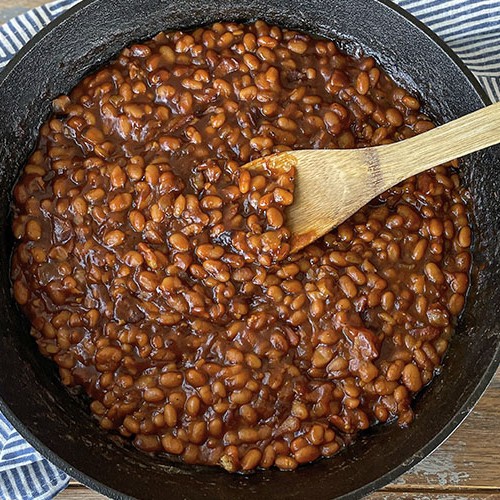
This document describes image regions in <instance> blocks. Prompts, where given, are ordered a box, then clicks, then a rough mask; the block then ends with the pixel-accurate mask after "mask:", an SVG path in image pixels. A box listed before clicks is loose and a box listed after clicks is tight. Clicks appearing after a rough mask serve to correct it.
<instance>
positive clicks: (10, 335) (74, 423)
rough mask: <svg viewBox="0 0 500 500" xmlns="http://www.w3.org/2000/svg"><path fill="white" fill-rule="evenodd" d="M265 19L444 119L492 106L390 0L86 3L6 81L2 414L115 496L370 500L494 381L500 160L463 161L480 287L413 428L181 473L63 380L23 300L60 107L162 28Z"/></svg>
mask: <svg viewBox="0 0 500 500" xmlns="http://www.w3.org/2000/svg"><path fill="white" fill-rule="evenodd" d="M255 18H262V19H265V20H267V21H269V22H271V23H276V24H279V25H281V26H288V27H294V28H299V29H302V30H305V31H309V32H311V33H315V34H318V35H324V36H327V37H328V36H330V37H332V36H333V37H337V38H338V37H340V38H341V39H343V40H344V41H345V45H346V46H347V47H351V48H352V47H353V46H356V45H357V46H358V47H359V46H362V47H363V48H364V49H365V50H366V52H368V53H370V54H373V55H375V56H376V57H377V59H378V60H379V62H381V63H382V65H383V66H384V67H385V69H386V70H388V71H389V72H390V73H391V74H392V75H393V76H394V77H395V78H396V79H398V80H399V81H402V82H404V84H405V85H406V87H408V88H411V89H412V90H414V91H417V92H418V93H419V94H420V95H421V96H422V98H423V100H424V101H425V103H426V105H427V107H428V109H429V110H431V113H432V114H433V115H434V117H435V118H437V119H438V120H441V121H446V120H450V119H452V118H456V117H458V116H461V115H463V114H465V113H468V112H471V111H473V110H475V109H477V108H480V107H482V106H484V105H485V104H488V102H489V101H488V99H487V97H486V96H485V94H484V93H483V91H482V90H481V89H480V88H479V86H478V84H477V83H476V81H475V80H474V79H473V77H472V75H471V74H470V73H469V71H467V69H466V68H465V67H464V65H463V64H462V63H461V62H460V61H459V60H458V59H457V57H456V56H455V55H454V54H453V53H452V52H451V51H450V50H449V49H448V48H447V47H446V46H445V45H444V44H443V43H442V42H440V41H439V39H438V38H437V37H436V36H435V35H433V34H432V33H431V32H430V31H429V30H427V29H426V28H425V27H424V26H423V25H422V24H420V23H418V22H417V21H415V20H414V19H413V18H411V17H410V16H408V15H407V14H404V13H403V12H402V11H401V10H400V9H398V8H396V7H394V6H392V4H391V5H389V2H386V0H330V1H327V0H289V1H288V2H283V0H180V1H177V2H176V1H174V0H149V1H141V0H86V1H83V2H82V3H81V4H80V5H78V7H76V8H74V9H72V10H71V11H70V12H69V13H67V14H66V15H64V16H63V17H62V18H60V19H59V20H58V21H57V22H56V23H55V24H53V25H52V26H51V27H50V28H48V29H46V30H44V31H43V32H42V33H41V34H39V35H38V36H37V37H35V39H34V41H33V42H31V43H29V44H28V46H27V47H26V48H25V49H24V50H23V51H22V52H21V54H20V55H18V56H17V57H16V58H15V60H14V61H13V62H12V63H11V64H10V65H9V67H8V68H7V69H6V70H5V72H4V73H3V74H2V76H1V77H0V224H1V231H0V248H2V251H1V252H0V318H2V321H1V325H0V341H1V344H0V409H1V410H2V411H3V412H4V413H5V414H6V415H7V417H8V418H9V419H10V420H11V421H12V423H13V424H14V425H15V426H16V428H17V429H18V430H19V431H20V432H21V434H22V435H23V436H25V437H26V438H27V439H28V441H30V442H31V443H32V444H33V445H34V446H35V448H37V449H38V450H39V451H41V452H42V453H43V454H44V455H45V456H46V457H47V458H49V459H50V460H51V461H52V462H53V463H55V464H56V465H58V466H59V467H60V468H62V469H63V470H65V471H66V472H68V473H69V474H70V475H72V476H73V477H75V478H76V479H78V480H79V481H81V482H83V483H85V484H87V485H88V486H90V487H92V488H94V489H95V490H97V491H99V492H101V493H103V494H105V495H108V496H110V497H114V498H127V496H132V497H136V498H140V499H148V500H149V499H158V498H169V499H172V500H175V499H180V498H188V499H202V498H205V499H215V498H217V499H227V500H229V499H231V500H233V499H239V498H247V497H250V496H255V497H256V498H265V499H273V498H283V497H286V498H298V499H302V498H309V497H313V498H318V499H320V498H321V499H322V498H334V497H342V498H359V497H360V496H362V495H363V494H366V493H368V492H369V491H371V490H374V489H376V488H380V487H382V486H383V485H385V484H387V483H388V482H390V481H391V480H393V479H394V478H395V477H397V476H398V475H399V474H401V473H403V472H404V471H406V470H408V469H409V468H410V467H411V466H413V465H414V464H415V463H417V462H418V461H419V460H421V459H422V458H423V457H425V456H426V455H428V454H429V453H430V452H432V451H433V450H434V449H435V448H436V447H437V446H439V444H441V443H442V442H443V441H444V440H445V439H446V438H447V437H448V436H449V435H450V434H451V433H452V432H453V430H454V429H455V428H456V427H457V426H458V424H459V423H460V422H461V421H462V420H463V419H464V418H465V416H466V415H467V414H468V413H469V411H470V410H471V408H472V407H473V405H474V404H475V403H476V401H477V400H478V398H479V397H480V395H481V394H482V392H483V391H484V389H485V388H486V386H487V384H488V382H489V381H490V379H491V378H492V376H493V374H494V372H495V369H496V367H497V366H498V361H499V358H500V334H499V332H500V314H499V311H498V304H500V275H499V267H500V250H499V249H500V236H499V235H500V231H499V229H500V228H499V222H498V221H499V220H500V204H499V203H498V192H500V177H499V175H498V172H499V171H500V170H499V169H500V150H499V149H498V148H497V149H490V150H488V151H484V152H483V153H481V154H477V155H475V156H471V157H469V158H467V160H465V161H464V162H463V163H462V168H461V172H462V175H463V179H464V182H465V184H466V185H467V186H468V187H469V189H470V191H471V193H472V198H473V200H474V207H473V219H474V220H473V223H474V224H475V249H474V271H473V277H472V287H471V290H470V294H469V299H468V302H467V306H466V310H465V313H464V314H463V316H462V318H461V320H460V322H459V325H458V327H457V331H456V334H455V336H454V338H453V341H452V345H451V347H450V350H449V352H448V355H447V357H446V361H445V366H444V368H443V372H442V374H441V375H440V376H439V377H438V378H437V379H436V380H435V381H434V382H433V383H432V384H431V385H430V386H429V387H428V388H427V389H425V390H424V391H423V392H422V394H421V395H420V396H419V397H418V400H417V401H416V415H417V417H416V420H415V422H414V423H413V424H412V425H411V426H410V427H409V428H408V429H400V428H398V427H397V426H396V425H385V426H378V427H375V428H373V429H370V430H369V431H368V432H366V433H365V434H364V435H362V436H360V437H359V439H358V440H357V442H356V443H355V444H354V445H353V446H351V447H350V448H348V449H347V450H345V451H344V452H342V453H341V454H339V455H337V456H335V457H333V458H332V459H329V460H322V461H319V462H318V463H315V464H313V465H309V466H304V467H301V468H299V469H298V470H297V471H295V472H293V473H287V472H277V471H267V472H257V473H255V474H253V475H246V476H243V475H229V474H227V473H225V472H223V471H222V470H219V469H216V468H206V467H205V468H203V467H193V466H184V465H178V464H177V465H176V464H171V463H169V462H167V461H166V460H159V459H158V458H153V457H150V456H149V455H147V454H143V453H140V452H138V451H136V450H134V449H132V448H130V447H126V446H123V445H121V444H119V443H117V442H116V439H114V438H113V437H111V436H110V435H109V434H107V433H106V432H104V431H102V430H100V429H99V428H98V427H97V425H96V424H95V422H94V421H93V420H92V419H91V418H90V416H89V411H88V407H87V405H86V403H85V402H84V401H83V400H82V398H75V397H73V396H72V395H71V394H70V393H69V391H68V390H67V389H65V388H64V387H63V386H62V384H61V383H60V382H59V379H58V376H57V373H56V370H55V368H54V365H53V364H52V363H51V362H49V361H47V360H46V359H44V358H43V357H42V356H41V355H40V354H39V353H38V350H37V348H36V346H35V343H34V341H33V340H32V339H31V338H30V336H29V334H28V332H29V328H28V324H27V322H26V320H25V319H24V318H23V317H22V315H21V314H20V313H19V311H18V309H17V308H16V306H15V305H14V303H13V300H12V298H11V292H10V282H9V257H10V252H11V247H12V238H11V236H10V226H9V224H10V223H9V216H8V212H9V203H10V193H11V189H12V186H13V183H14V182H15V179H16V177H17V175H18V172H19V169H20V168H21V166H22V165H23V162H24V161H25V159H26V157H27V155H28V154H29V152H30V150H31V149H32V148H33V146H34V141H35V138H36V135H37V131H38V128H39V126H40V123H41V122H42V120H43V119H45V117H46V116H47V113H48V111H49V103H50V101H51V99H53V98H54V97H56V96H57V95H58V94H60V93H62V92H66V91H68V90H69V89H71V88H72V87H73V86H74V85H75V84H76V83H77V82H78V81H79V80H80V79H81V78H82V76H83V75H85V74H86V73H88V72H89V71H90V70H92V69H94V68H95V67H96V66H98V65H99V64H101V63H102V62H104V61H106V60H108V59H109V58H110V57H112V56H113V55H114V54H116V53H117V52H118V51H119V50H120V49H121V48H122V47H124V46H125V45H127V44H129V43H130V42H131V41H134V40H138V39H141V38H146V37H149V36H151V35H154V34H155V33H157V32H158V31H161V30H170V29H179V28H186V27H194V26H198V25H203V24H207V23H210V22H213V21H216V20H243V21H244V20H252V19H255ZM352 42H355V43H354V45H352Z"/></svg>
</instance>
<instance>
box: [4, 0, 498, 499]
mask: <svg viewBox="0 0 500 500" xmlns="http://www.w3.org/2000/svg"><path fill="white" fill-rule="evenodd" d="M94 1H95V0H82V1H81V2H80V3H78V4H77V5H75V6H73V7H71V8H70V9H68V10H67V11H66V12H64V13H63V14H61V15H60V16H59V17H58V18H57V19H55V20H54V21H52V22H51V23H50V24H49V25H47V26H46V27H45V28H43V29H42V30H41V31H40V32H39V33H37V34H36V35H35V36H34V37H33V38H32V39H31V40H30V41H29V42H28V43H27V44H26V45H24V46H23V47H22V48H21V50H20V51H19V52H17V53H16V55H15V56H14V57H13V58H12V59H11V60H10V62H9V63H8V64H7V66H6V67H5V68H4V69H3V70H2V71H1V72H0V85H1V84H2V83H3V82H4V80H5V79H6V78H7V76H8V74H9V73H10V72H11V71H12V70H13V69H14V68H15V67H16V66H17V65H18V64H19V63H21V62H22V60H23V58H24V56H25V55H26V54H27V53H29V52H30V50H32V48H33V47H34V46H35V45H36V44H37V43H38V42H39V41H41V40H42V39H43V38H44V37H45V36H46V35H47V34H48V33H49V32H51V31H52V30H53V29H54V28H55V27H56V26H58V25H60V24H62V23H64V22H65V21H66V19H67V18H69V17H71V16H72V15H73V14H74V13H75V12H77V11H79V10H80V9H83V8H84V7H86V6H87V5H89V4H91V3H93V2H94ZM375 1H376V2H378V3H381V4H383V5H385V6H386V7H388V8H389V9H392V10H393V11H395V12H396V13H397V14H399V15H400V16H402V17H403V18H405V20H406V21H408V22H410V23H412V24H413V25H414V26H416V27H417V28H418V29H419V30H420V31H422V32H423V33H424V34H425V35H426V36H427V37H428V38H429V39H430V40H431V41H432V42H433V43H434V44H436V45H437V46H438V47H439V48H440V49H441V50H443V51H444V52H445V53H446V55H447V56H448V57H449V58H450V59H451V60H452V61H453V62H454V63H455V64H456V66H457V67H458V68H459V69H460V71H461V72H462V73H463V74H464V75H465V76H466V78H467V79H468V80H469V82H470V83H471V85H472V86H473V88H474V90H475V92H476V93H477V94H478V96H479V98H480V99H481V101H482V102H483V104H484V105H485V106H487V105H489V104H491V100H490V98H489V97H488V95H487V94H486V92H485V90H484V89H483V87H482V86H481V85H480V83H479V82H478V80H477V79H476V77H475V76H474V75H473V73H472V72H471V70H470V69H469V68H468V67H467V66H466V65H465V63H464V62H463V61H462V60H461V59H460V58H459V57H458V56H457V54H455V52H454V51H453V50H452V49H451V48H450V47H449V46H448V45H447V44H446V43H445V42H444V41H443V40H442V39H441V38H440V37H439V36H438V35H437V34H436V33H434V31H432V30H431V29H430V28H428V27H427V26H426V25H425V24H424V23H422V22H421V21H419V20H418V19H417V18H415V17H414V16H413V15H412V14H410V13H409V12H407V11H406V10H404V9H403V8H401V7H400V6H399V5H396V4H394V3H393V2H391V1H390V0H375ZM499 364H500V344H499V345H498V347H497V351H496V353H495V356H494V357H493V359H492V360H491V362H490V364H489V366H488V367H487V369H486V370H485V371H484V373H483V376H482V377H481V380H480V382H479V383H478V384H477V385H476V387H475V388H474V390H473V391H472V393H471V394H470V395H469V397H468V398H467V400H466V402H465V403H464V405H463V406H462V408H460V410H459V411H458V412H457V413H456V414H455V416H454V417H453V418H452V419H451V420H450V421H449V422H448V423H447V424H446V425H445V426H444V427H443V428H442V429H441V431H440V432H439V433H438V434H437V435H436V436H434V438H433V439H431V440H430V441H429V442H428V443H427V444H426V445H425V446H423V447H422V448H421V449H420V450H419V451H418V452H416V453H415V454H414V455H413V456H412V457H411V458H410V459H408V460H406V461H405V462H403V463H402V464H400V465H399V466H397V467H395V468H394V469H392V470H391V471H389V472H387V473H386V474H384V475H382V476H380V477H379V478H378V479H376V480H374V481H372V482H371V483H368V484H366V485H364V486H362V487H361V488H358V489H357V490H354V491H352V492H350V493H347V494H346V495H343V496H342V497H340V498H342V499H346V500H347V499H356V498H361V497H363V496H365V495H367V494H368V493H370V492H372V491H375V490H378V489H380V488H382V487H384V486H386V485H387V484H389V483H390V482H392V481H393V480H394V479H396V478H397V477H399V476H400V475H402V474H403V473H405V472H406V471H408V470H409V469H411V468H412V467H413V466H414V465H416V464H417V463H418V462H420V461H421V460H423V459H424V458H425V457H426V456H428V455H430V454H431V453H432V452H433V451H435V450H436V449H437V448H438V447H439V446H441V444H443V442H444V441H446V440H447V439H448V438H449V437H450V436H451V434H453V432H455V430H456V429H457V428H458V427H459V425H460V424H461V423H462V422H463V420H464V419H465V418H466V417H467V415H468V414H469V413H470V412H471V411H472V409H473V408H474V406H475V405H476V403H477V402H478V401H479V399H480V397H481V396H482V394H483V393H484V391H485V390H486V388H487V387H488V385H489V383H490V382H491V380H492V379H493V377H494V375H495V373H496V370H497V368H498V365H499ZM0 411H1V412H2V413H3V414H4V415H5V416H6V417H7V419H8V420H9V421H10V422H11V423H12V425H13V426H14V427H15V428H16V430H17V431H18V432H19V433H20V434H21V435H22V437H23V438H25V439H26V441H28V443H29V444H31V445H32V446H33V447H34V448H35V449H36V450H37V451H39V452H40V453H41V454H42V455H43V456H44V457H46V458H47V459H48V460H49V461H50V462H51V463H52V464H54V465H56V466H57V467H58V468H60V469H61V470H63V471H64V472H66V473H67V474H68V475H69V476H70V477H72V478H74V479H76V480H78V481H79V482H81V483H82V484H84V485H86V486H88V487H89V488H92V489H93V490H94V491H97V492H98V493H101V494H102V495H106V496H108V497H110V498H115V499H120V500H121V499H123V500H127V499H132V498H133V497H130V496H128V495H124V494H123V493H120V492H119V491H117V490H115V489H113V488H110V487H109V486H106V485H105V484H103V483H101V482H100V481H97V480H95V479H93V478H91V477H90V476H88V475H87V474H85V473H84V472H81V471H79V470H77V469H75V468H73V467H72V466H71V465H70V464H69V463H68V462H66V461H65V460H63V459H62V458H60V457H59V456H58V455H56V454H55V453H54V452H53V451H52V450H50V449H49V448H48V447H47V446H46V445H45V444H44V443H42V442H41V441H40V440H39V439H38V438H36V437H35V436H34V435H33V434H32V433H31V432H30V430H29V429H28V428H27V427H26V426H25V425H24V424H23V423H22V422H21V421H20V420H19V419H18V418H17V417H16V416H15V415H14V414H13V413H12V412H11V410H10V408H9V406H8V405H7V403H6V402H5V401H4V400H3V399H2V398H1V397H0Z"/></svg>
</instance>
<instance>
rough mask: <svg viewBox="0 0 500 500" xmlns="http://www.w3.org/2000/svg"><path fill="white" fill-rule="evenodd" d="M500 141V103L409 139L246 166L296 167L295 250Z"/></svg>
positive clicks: (290, 221)
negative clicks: (400, 188) (404, 184)
mask: <svg viewBox="0 0 500 500" xmlns="http://www.w3.org/2000/svg"><path fill="white" fill-rule="evenodd" d="M498 143H500V103H496V104H493V105H491V106H487V107H485V108H483V109H480V110H479V111H475V112H474V113H470V114H468V115H465V116H462V117H461V118H458V119H456V120H453V121H451V122H449V123H446V124H445V125H441V126H440V127H437V128H434V129H432V130H429V131H428V132H425V133H423V134H420V135H418V136H416V137H412V138H410V139H406V140H404V141H400V142H395V143H392V144H386V145H383V146H375V147H369V148H359V149H323V150H321V149H316V150H313V149H304V150H298V151H287V152H284V153H277V154H274V155H271V156H266V157H263V158H258V159H257V160H254V161H252V162H250V163H248V164H247V165H246V168H249V169H252V170H255V171H259V170H262V169H263V168H264V167H265V166H266V165H267V166H268V168H269V167H270V168H272V169H285V170H288V169H289V168H290V167H291V166H294V167H296V169H297V179H296V184H295V195H294V202H293V204H292V205H291V206H290V207H289V208H288V212H287V226H288V227H289V228H290V230H291V231H292V252H293V251H297V250H300V249H301V248H303V247H305V246H306V245H308V244H309V243H312V242H313V241H314V240H316V239H317V238H319V237H320V236H323V235H324V234H326V233H327V232H328V231H330V230H331V229H332V228H334V227H336V226H338V225H339V224H341V223H342V222H344V221H345V220H346V219H347V218H349V217H350V216H351V215H352V214H354V213H355V212H356V211H357V210H359V209H360V208H361V207H363V206H364V205H366V204H367V203H368V202H369V201H370V200H372V199H373V198H375V197H376V196H378V195H379V194H381V193H383V192H384V191H386V190H387V189H389V188H390V187H392V186H395V185H396V184H398V183H399V182H401V181H402V180H404V179H407V178H408V177H411V176H413V175H416V174H419V173H420V172H423V171H424V170H427V169H429V168H432V167H435V166H437V165H440V164H442V163H446V162H448V161H451V160H453V159H455V158H458V157H460V156H464V155H466V154H469V153H473V152H474V151H478V150H480V149H483V148H486V147H488V146H492V145H494V144H498Z"/></svg>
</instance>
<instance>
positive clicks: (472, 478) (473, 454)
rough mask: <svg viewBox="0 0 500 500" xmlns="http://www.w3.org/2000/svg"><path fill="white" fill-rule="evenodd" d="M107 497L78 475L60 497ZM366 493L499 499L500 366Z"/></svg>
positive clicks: (13, 8)
mask: <svg viewBox="0 0 500 500" xmlns="http://www.w3.org/2000/svg"><path fill="white" fill-rule="evenodd" d="M42 3H44V1H43V0H0V23H2V22H4V21H6V20H7V19H9V18H11V17H13V16H15V15H17V14H20V13H22V12H24V11H25V10H26V9H28V8H31V7H36V6H37V5H41V4H42ZM104 498H105V497H103V496H102V495H99V494H97V493H95V492H93V491H90V490H89V489H87V488H85V487H84V486H82V485H80V484H78V483H77V482H75V481H72V482H71V483H70V485H69V487H68V488H67V489H66V490H65V491H63V492H62V493H60V494H59V495H58V497H57V499H58V500H70V499H71V500H98V499H101V500H102V499H104ZM368 499H369V500H382V499H383V500H400V499H401V500H406V499H412V500H472V499H491V500H493V499H500V370H499V371H497V374H496V376H495V379H494V380H493V382H492V383H491V385H490V387H489V388H488V389H487V391H486V392H485V394H484V396H483V397H482V398H481V400H480V401H479V403H478V404H477V406H476V408H475V409H474V410H473V412H472V413H471V414H470V415H469V416H468V417H467V419H466V420H465V422H464V423H463V424H462V425H461V426H460V428H459V429H458V430H457V431H456V432H455V433H454V434H453V435H452V436H451V437H450V439H448V441H447V442H446V443H444V444H443V445H442V446H441V447H440V448H439V449H438V450H436V451H435V452H434V453H433V454H432V455H431V456H429V457H427V458H426V459H425V460H423V461H422V462H421V463H420V464H419V465H417V466H415V467H414V468H413V469H412V470H410V471H409V472H407V473H406V474H404V475H403V476H401V477H400V478H399V479H397V480H396V481H394V482H393V483H391V484H390V485H389V486H386V487H385V488H383V489H382V490H380V491H378V492H376V493H373V494H372V495H370V496H369V497H368Z"/></svg>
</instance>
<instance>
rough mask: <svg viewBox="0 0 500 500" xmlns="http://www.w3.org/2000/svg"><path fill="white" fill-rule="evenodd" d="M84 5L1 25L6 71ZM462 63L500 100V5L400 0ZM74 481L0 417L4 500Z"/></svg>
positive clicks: (21, 499) (1, 60)
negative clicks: (37, 38)
mask: <svg viewBox="0 0 500 500" xmlns="http://www.w3.org/2000/svg"><path fill="white" fill-rule="evenodd" d="M79 1H80V0H60V1H56V2H52V3H49V4H46V5H43V6H41V7H38V8H37V9H33V10H30V11H29V12H26V13H25V14H23V15H20V16H18V17H16V18H14V19H11V20H10V21H9V22H7V23H6V24H4V25H3V26H0V69H1V68H2V67H3V66H5V65H6V64H7V63H8V62H9V60H10V59H11V58H12V57H13V56H14V54H15V53H16V52H17V51H18V50H19V49H20V48H21V47H22V46H23V45H24V44H25V43H27V42H28V41H29V39H30V38H31V37H33V36H34V35H35V34H36V33H37V32H38V31H40V30H41V29H42V28H43V27H44V26H46V25H47V24H49V23H50V21H52V20H54V19H55V18H56V17H57V16H58V15H60V14H62V13H63V12H64V11H66V10H67V9H69V8H70V7H72V6H73V5H75V4H77V3H78V2H79ZM394 3H396V4H398V5H400V6H401V7H403V8H404V9H406V10H408V11H409V12H411V13H412V14H413V15H415V16H416V17H417V18H419V19H420V20H421V21H423V22H424V23H425V24H427V26H429V27H430V28H431V29H432V30H434V31H435V32H436V33H437V34H438V35H439V36H440V37H441V38H442V39H443V40H445V41H446V42H447V43H448V45H449V46H450V47H451V48H452V49H453V50H454V51H455V52H456V53H457V54H458V55H459V56H460V57H461V58H462V60H463V61H464V62H465V63H466V64H467V65H468V66H469V68H470V69H471V70H472V72H473V73H474V74H475V75H476V77H477V78H478V80H479V82H480V83H481V84H482V85H483V87H484V88H485V90H486V92H487V93H488V94H489V96H490V97H491V99H492V100H494V101H498V100H500V0H498V1H495V0H394ZM67 483H68V476H66V475H65V474H64V473H62V472H61V471H59V470H58V469H57V468H56V467H54V466H53V465H51V464H49V463H48V462H47V460H45V459H44V458H42V456H41V455H40V454H39V453H38V452H37V451H35V450H34V449H33V448H32V447H31V446H30V445H29V444H28V443H26V442H25V441H24V440H23V439H22V437H21V436H20V435H19V434H18V433H17V432H16V431H15V430H14V428H13V427H12V426H11V425H10V424H9V423H8V422H7V420H6V419H5V417H3V416H2V415H1V414H0V500H42V499H49V498H52V497H54V496H55V495H56V494H57V493H58V492H59V491H60V490H61V489H62V488H64V487H65V486H66V485H67Z"/></svg>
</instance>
